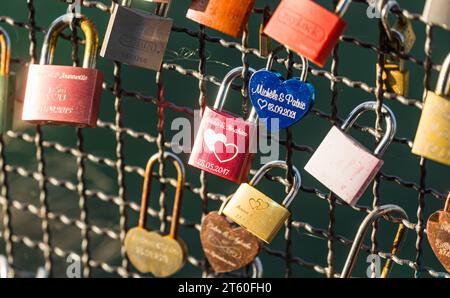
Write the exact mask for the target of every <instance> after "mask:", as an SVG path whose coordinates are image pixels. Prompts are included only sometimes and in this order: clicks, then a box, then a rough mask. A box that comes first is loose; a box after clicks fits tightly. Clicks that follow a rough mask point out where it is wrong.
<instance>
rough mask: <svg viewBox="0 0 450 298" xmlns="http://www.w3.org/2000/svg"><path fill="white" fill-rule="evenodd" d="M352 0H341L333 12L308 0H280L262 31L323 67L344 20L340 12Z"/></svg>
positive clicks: (344, 23) (346, 7) (339, 33)
mask: <svg viewBox="0 0 450 298" xmlns="http://www.w3.org/2000/svg"><path fill="white" fill-rule="evenodd" d="M350 3H351V0H340V1H339V3H338V5H337V6H336V9H335V12H334V13H333V12H331V11H328V10H326V9H325V8H324V7H322V6H320V5H319V4H317V3H315V2H314V1H311V0H283V1H281V3H280V4H279V5H278V7H277V8H276V10H275V12H274V13H273V15H272V17H271V18H270V20H269V23H268V24H267V26H266V28H265V29H264V33H266V34H267V35H269V36H270V37H272V38H273V39H275V40H276V41H278V42H279V43H281V44H284V45H285V46H286V47H288V48H289V49H291V50H293V51H295V52H297V53H298V54H300V55H302V56H305V57H306V58H308V59H309V60H310V61H312V62H314V63H315V64H317V65H319V66H320V67H323V66H324V65H325V63H326V61H327V59H328V56H329V55H330V54H331V52H332V50H333V48H334V47H335V46H336V44H337V43H338V41H339V37H340V36H341V34H342V33H343V32H344V30H345V28H346V26H347V24H346V22H345V21H344V20H343V19H342V16H343V15H344V14H345V12H346V11H347V9H348V6H349V4H350Z"/></svg>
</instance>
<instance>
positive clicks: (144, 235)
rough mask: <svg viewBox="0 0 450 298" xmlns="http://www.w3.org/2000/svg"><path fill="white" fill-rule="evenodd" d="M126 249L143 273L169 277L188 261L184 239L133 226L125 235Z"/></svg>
mask: <svg viewBox="0 0 450 298" xmlns="http://www.w3.org/2000/svg"><path fill="white" fill-rule="evenodd" d="M125 250H126V252H127V255H128V258H129V259H130V262H131V263H132V264H133V266H134V267H135V268H136V269H137V270H139V271H140V272H142V273H147V272H151V273H153V275H155V276H156V277H167V276H170V275H172V274H174V273H176V272H177V271H178V270H180V269H181V268H182V267H183V265H184V263H185V262H186V247H185V245H184V243H183V242H182V241H179V240H175V239H172V238H169V236H164V237H163V236H161V235H159V234H158V233H155V232H148V231H146V230H145V229H142V228H139V227H137V228H133V229H131V230H129V231H128V232H127V235H126V236H125Z"/></svg>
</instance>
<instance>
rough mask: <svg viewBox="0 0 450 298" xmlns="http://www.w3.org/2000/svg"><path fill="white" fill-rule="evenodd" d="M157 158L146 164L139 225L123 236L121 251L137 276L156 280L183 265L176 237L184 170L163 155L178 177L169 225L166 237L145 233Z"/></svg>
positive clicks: (181, 244)
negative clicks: (147, 274)
mask: <svg viewBox="0 0 450 298" xmlns="http://www.w3.org/2000/svg"><path fill="white" fill-rule="evenodd" d="M158 157H159V154H155V155H153V156H152V157H151V158H150V159H149V160H148V163H147V167H146V169H145V177H144V185H143V190H142V199H141V209H140V215H139V225H138V226H137V227H135V228H132V229H130V230H129V231H128V232H127V234H126V236H125V250H126V253H127V255H128V258H129V259H130V261H131V263H132V264H133V266H134V267H136V269H138V270H139V271H140V272H142V273H147V272H151V273H153V275H155V276H156V277H167V276H170V275H172V274H175V273H176V272H177V271H179V270H180V269H181V268H182V267H183V266H184V264H185V262H186V255H187V247H186V245H185V243H184V242H183V241H182V240H181V239H180V238H179V237H178V224H179V219H180V211H181V200H182V196H183V187H184V182H185V169H184V166H183V163H182V162H181V160H180V159H179V158H178V157H177V156H176V155H175V154H173V153H170V152H165V153H164V160H166V159H172V161H173V164H174V166H175V169H176V170H177V174H178V177H177V188H176V192H175V201H174V206H173V211H172V225H171V227H170V234H169V235H166V236H162V235H160V234H159V233H157V232H153V231H148V230H147V229H146V228H145V226H146V222H147V210H148V198H149V195H150V193H151V191H150V186H151V177H152V173H153V169H154V167H155V165H156V162H157V161H158Z"/></svg>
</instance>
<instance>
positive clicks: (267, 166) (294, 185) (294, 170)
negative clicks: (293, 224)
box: [248, 160, 302, 208]
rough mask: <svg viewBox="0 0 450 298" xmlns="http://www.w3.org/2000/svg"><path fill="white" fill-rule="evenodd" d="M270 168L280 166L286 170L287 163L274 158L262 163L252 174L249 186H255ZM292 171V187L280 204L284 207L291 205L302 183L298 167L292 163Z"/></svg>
mask: <svg viewBox="0 0 450 298" xmlns="http://www.w3.org/2000/svg"><path fill="white" fill-rule="evenodd" d="M272 168H281V169H284V170H288V165H287V163H286V162H285V161H283V160H274V161H271V162H268V163H266V164H265V165H263V166H262V167H261V168H260V169H259V170H258V172H256V174H255V176H253V178H252V180H250V182H249V183H248V184H249V185H250V186H255V185H256V184H258V183H259V181H260V180H261V179H262V177H263V176H264V175H265V174H266V173H267V172H269V171H270V170H271V169H272ZM292 173H293V176H294V181H293V182H292V187H291V190H290V191H289V193H288V194H287V196H286V198H284V200H283V203H282V205H283V206H284V207H286V208H288V207H289V205H291V203H292V201H293V200H294V198H295V196H296V195H297V193H298V191H299V189H300V186H301V185H302V177H301V176H300V172H299V171H298V169H297V168H296V167H295V166H294V165H293V166H292Z"/></svg>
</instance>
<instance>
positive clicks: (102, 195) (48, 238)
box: [0, 0, 450, 277]
mask: <svg viewBox="0 0 450 298" xmlns="http://www.w3.org/2000/svg"><path fill="white" fill-rule="evenodd" d="M59 2H66V3H69V2H71V1H69V0H66V1H64V0H59ZM113 2H117V1H116V0H114V1H113ZM354 2H358V4H357V5H365V4H364V3H366V1H362V0H359V1H354ZM26 4H27V6H26V7H27V9H28V19H27V20H23V21H18V20H15V19H13V18H11V17H8V16H0V22H3V23H7V24H9V25H11V26H15V27H19V28H21V30H26V31H28V41H29V57H28V58H27V59H25V58H20V59H16V58H15V59H14V60H13V62H15V63H20V64H27V63H36V61H37V39H36V37H37V35H39V34H43V33H44V32H45V29H44V28H42V27H40V26H38V24H36V21H35V1H33V0H27V1H26ZM83 5H84V6H85V7H90V8H94V9H98V10H100V11H102V12H104V13H110V9H111V7H110V6H109V5H106V4H104V3H102V2H99V1H84V3H83ZM263 11H264V9H263V8H255V9H254V10H253V13H255V14H261V13H262V12H263ZM395 13H400V14H403V15H404V16H405V17H406V18H408V19H411V20H414V21H418V22H422V23H425V22H424V20H423V19H422V17H421V16H420V15H418V14H413V13H410V12H408V11H406V10H400V11H397V12H395ZM425 28H426V29H425V30H426V42H425V45H424V52H425V59H424V60H419V59H418V58H416V57H414V56H411V55H400V56H401V58H403V59H406V60H408V61H409V62H411V63H413V64H416V65H418V66H420V67H423V68H424V70H425V72H424V73H425V75H424V78H423V87H424V89H430V76H431V73H432V71H438V70H439V69H440V65H437V64H434V63H433V62H432V60H431V42H432V38H433V34H432V32H433V26H431V25H429V24H425ZM172 31H173V32H176V33H177V34H185V35H187V36H189V37H190V38H193V39H196V40H197V41H198V58H199V63H198V68H197V69H186V68H184V67H182V66H181V65H177V64H171V63H164V64H163V67H162V70H161V72H158V73H156V83H157V86H158V96H157V97H152V96H147V95H143V94H141V93H139V92H135V91H132V90H127V89H125V88H124V86H123V85H122V83H121V81H122V80H121V64H120V63H117V62H114V70H113V77H114V81H113V84H107V83H106V82H105V83H104V84H103V89H104V91H105V92H110V93H112V94H113V96H114V111H115V118H114V121H113V122H106V121H102V120H99V121H98V128H97V129H99V130H109V131H112V132H113V133H114V136H115V142H116V147H115V157H114V158H107V157H101V156H97V155H94V154H91V153H89V152H87V151H85V146H84V134H83V129H76V146H74V147H69V146H65V145H62V144H60V143H57V142H53V141H47V140H45V138H44V136H43V131H42V129H41V127H39V126H37V127H36V128H35V131H34V133H26V132H19V131H8V132H7V133H5V134H4V135H2V136H1V137H0V206H1V212H2V213H1V216H0V218H1V223H2V225H1V227H2V229H1V237H2V239H3V240H4V244H5V255H6V257H7V262H8V264H9V266H10V267H11V269H12V270H10V275H11V276H14V275H15V271H16V270H20V268H18V267H17V265H16V264H17V260H18V259H19V258H20V257H21V256H19V255H17V254H16V253H15V248H16V246H17V245H25V246H26V247H29V248H36V249H37V250H39V251H40V252H42V254H43V259H44V268H45V270H46V271H47V272H49V274H50V275H52V271H53V267H54V260H55V258H58V257H61V258H66V257H67V256H69V254H71V253H72V252H74V251H75V248H73V249H67V248H62V247H58V246H57V245H56V244H55V243H53V242H52V236H53V233H52V229H51V228H50V224H51V223H53V222H56V223H59V224H62V225H67V226H73V227H75V228H77V229H78V230H79V232H80V235H81V239H82V240H81V243H80V247H81V262H82V265H83V272H82V276H83V277H89V276H92V272H93V270H94V269H96V270H102V271H105V272H108V273H113V274H115V275H119V276H122V277H130V276H131V277H139V276H140V275H139V274H137V273H136V271H135V270H132V269H131V268H130V267H131V266H130V265H129V262H128V260H127V258H126V255H125V250H124V246H123V245H122V244H123V241H124V238H125V233H126V223H127V211H128V210H129V209H131V210H132V211H134V212H138V211H139V205H138V204H136V203H134V202H129V201H127V200H126V199H125V192H126V183H125V176H126V175H127V174H130V173H134V174H138V175H139V176H143V175H144V169H143V168H141V167H140V166H133V165H129V164H126V163H125V158H124V138H125V137H131V138H135V139H139V140H143V141H145V142H148V143H151V144H156V146H157V148H158V152H159V153H160V154H161V156H162V153H163V152H164V151H165V150H167V149H168V148H170V142H168V141H167V140H166V138H165V136H166V134H165V129H167V128H165V123H164V114H165V110H167V109H169V110H172V111H174V112H176V113H181V114H184V115H186V116H191V115H192V114H193V109H194V108H201V109H203V108H205V106H206V84H207V83H211V84H213V85H220V79H218V78H216V77H214V76H212V75H208V74H207V72H206V62H207V61H206V59H207V58H206V46H207V43H214V44H218V45H220V46H222V47H225V48H227V49H229V50H230V51H231V50H233V51H239V52H240V53H241V57H242V59H241V62H242V66H243V67H244V71H243V73H244V76H243V77H244V82H246V80H248V79H249V77H248V72H247V70H248V59H249V56H250V55H254V56H256V57H259V58H264V57H262V56H261V55H260V53H259V50H258V49H255V48H250V47H249V44H248V33H247V32H245V33H244V36H243V38H242V41H241V43H237V42H230V41H227V40H224V39H222V38H217V37H214V36H210V35H207V34H206V33H205V28H204V27H203V26H201V25H200V27H199V29H198V30H190V29H187V28H180V27H176V26H174V27H173V29H172ZM381 31H382V30H380V32H381ZM64 38H65V39H67V40H70V41H71V43H72V49H73V50H72V58H73V61H74V63H75V64H76V63H77V60H78V53H77V51H78V44H79V40H78V38H77V32H76V30H74V31H73V33H72V35H71V36H64ZM341 43H349V44H353V45H355V46H357V47H362V48H365V49H368V50H370V51H374V52H376V53H377V57H378V58H377V62H378V64H379V65H380V68H379V70H378V73H377V86H382V76H381V74H382V70H383V61H384V59H383V58H384V55H386V54H388V53H389V54H392V55H399V54H396V53H391V52H388V50H387V48H386V46H385V45H384V43H383V39H382V38H381V37H380V42H379V43H378V44H377V45H375V44H370V43H367V42H364V41H361V40H358V39H355V38H353V37H350V36H343V37H341ZM277 62H278V63H280V64H284V65H285V66H286V70H287V77H290V76H291V74H292V72H293V70H295V69H300V68H301V65H300V64H297V63H294V59H293V54H292V53H290V52H288V58H287V59H278V60H277ZM338 66H339V46H338V47H336V48H335V49H334V52H333V55H332V64H331V69H330V70H329V71H328V70H319V69H315V68H310V69H309V73H310V75H313V76H316V77H322V78H325V79H327V80H329V82H330V85H329V86H330V91H331V100H330V107H331V109H330V110H331V113H329V114H328V113H325V112H322V111H320V110H318V109H315V108H314V109H313V110H312V113H313V114H314V115H315V116H317V117H318V118H321V119H323V120H325V121H328V122H329V123H331V124H334V123H340V122H341V121H342V120H341V119H340V118H339V117H338V116H337V114H338V101H337V97H338V84H343V85H345V86H347V87H350V88H355V89H360V90H362V91H365V92H366V93H369V94H372V95H373V96H374V97H375V98H376V101H377V103H378V107H379V109H378V110H377V113H376V122H375V128H368V127H362V126H356V127H357V128H358V129H360V130H362V131H363V132H365V133H369V134H372V135H373V136H375V137H379V134H378V131H380V130H381V119H382V117H381V104H382V103H383V101H384V99H386V98H387V99H392V100H395V101H397V102H399V103H401V104H403V105H407V106H413V107H415V108H417V109H421V108H422V101H421V100H415V99H409V98H405V97H403V96H398V95H396V94H393V93H387V92H383V90H382V88H381V87H374V86H370V85H368V84H366V83H364V82H361V81H355V80H352V79H351V78H348V77H345V76H342V75H340V74H339V72H338ZM162 71H170V72H175V73H177V74H179V75H180V76H190V77H194V78H196V79H198V103H197V105H195V104H192V106H189V107H187V106H179V105H177V104H175V103H172V102H170V101H166V100H165V98H164V81H163V76H162ZM245 86H246V84H243V87H242V90H241V92H242V95H243V98H244V101H243V110H244V112H246V111H247V110H248V100H247V97H248V94H247V90H246V88H245ZM235 88H236V87H235ZM130 97H133V98H135V99H137V100H139V101H142V102H145V103H148V104H150V105H154V106H156V107H157V110H158V117H159V118H158V125H157V131H156V134H155V135H150V134H148V133H144V132H140V131H136V130H133V129H131V128H128V127H125V126H124V124H123V117H124V115H123V111H122V108H123V102H124V99H125V98H130ZM292 135H293V129H292V128H288V129H287V130H286V138H285V139H280V140H279V142H280V144H281V145H283V146H285V149H286V156H285V157H284V158H285V160H286V161H287V163H288V164H289V167H291V166H292V158H293V154H295V152H298V151H303V152H306V153H308V154H311V153H312V152H314V148H312V147H310V146H307V145H304V144H298V143H296V142H294V140H293V138H292ZM6 138H11V139H16V140H20V141H22V142H25V143H29V144H32V145H34V146H35V150H36V151H35V159H36V168H35V170H29V169H27V168H25V167H22V166H17V165H13V164H8V163H7V156H5V151H6V148H5V146H6V145H5V144H6V143H5V139H6ZM394 142H396V143H399V144H402V145H403V146H407V147H408V148H410V147H411V146H412V141H411V140H409V139H406V138H396V139H395V140H394ZM46 149H53V150H55V151H56V152H58V153H61V154H64V155H69V156H72V157H74V158H75V159H76V166H77V171H76V177H77V179H76V181H70V180H64V179H61V178H58V177H52V176H50V175H48V174H47V172H48V167H47V164H46V156H45V154H44V153H45V150H46ZM88 161H89V162H90V163H93V164H94V165H98V166H106V167H109V168H111V169H114V170H115V171H116V173H117V181H116V182H117V186H118V192H117V193H106V192H103V191H101V190H98V189H91V188H89V187H88V186H87V184H86V162H88ZM419 168H420V176H419V182H412V181H407V180H405V179H403V178H401V177H398V176H394V175H388V174H386V173H383V172H380V173H379V174H378V175H377V177H376V179H375V180H374V183H373V188H372V192H373V201H372V206H362V205H356V206H355V207H351V206H348V205H347V204H346V203H345V202H343V201H341V200H340V199H338V198H335V197H334V196H333V195H332V194H331V193H329V192H326V191H324V190H322V189H317V188H312V187H308V186H302V188H301V191H302V192H306V193H310V194H314V195H315V196H317V197H318V198H320V199H322V200H325V201H327V204H328V217H329V220H328V223H329V224H328V227H327V228H326V229H321V228H317V227H313V226H312V225H310V224H309V223H307V222H302V221H299V220H298V219H297V218H296V216H295V215H294V216H293V218H290V219H289V220H288V221H287V223H286V225H285V229H284V238H285V249H284V250H274V249H272V248H271V247H263V252H262V253H266V254H268V255H271V256H273V257H275V258H281V259H283V260H284V265H285V276H286V277H289V276H292V267H293V266H294V265H295V266H301V267H304V268H307V269H309V270H314V271H316V272H318V273H320V274H323V275H324V276H327V277H337V276H339V272H337V271H336V270H335V266H334V253H335V244H336V243H342V244H344V245H346V246H349V245H351V243H352V240H350V239H347V238H346V237H344V236H342V235H339V234H337V233H336V228H335V226H336V221H335V211H336V205H345V206H347V207H348V208H353V209H354V211H355V212H362V213H368V212H370V211H371V210H372V209H373V208H374V207H376V206H378V205H379V204H380V197H381V193H380V189H379V185H380V181H381V180H384V181H388V182H390V183H396V184H398V185H401V186H402V187H404V188H409V189H413V190H415V191H416V192H417V196H418V199H417V222H405V225H406V226H407V228H408V229H410V230H412V231H414V232H415V233H416V242H415V249H416V256H415V258H414V259H413V260H407V259H401V258H399V257H392V260H393V261H394V262H395V263H396V264H398V265H401V266H408V267H410V268H411V269H412V272H414V273H416V274H417V273H427V274H428V275H430V276H433V277H450V275H449V274H447V273H443V272H439V271H438V270H435V269H433V268H430V267H429V266H426V265H425V264H423V262H422V255H423V248H422V246H423V242H424V237H425V221H424V215H423V214H424V204H425V200H426V198H429V199H438V200H440V201H441V202H442V203H443V200H444V199H445V197H446V194H445V193H443V192H442V191H439V190H435V189H432V188H429V187H427V185H426V184H425V177H426V175H427V166H426V160H424V159H421V160H420V165H419ZM252 173H253V174H254V173H255V171H254V170H252ZM11 174H16V175H19V176H21V177H24V178H25V179H30V180H33V181H35V182H36V183H37V185H38V189H39V196H38V199H39V200H38V204H35V205H34V204H30V203H24V202H20V201H18V200H14V199H11V198H10V196H9V192H10V185H9V183H8V176H9V175H11ZM154 175H155V177H157V179H159V181H160V183H161V185H162V187H161V192H160V198H159V202H160V205H161V208H160V210H155V209H152V208H149V210H148V214H149V215H150V216H151V217H154V218H158V219H159V221H160V222H161V225H162V228H164V225H165V224H166V223H167V222H169V221H170V216H167V214H166V209H165V204H164V201H165V192H166V189H167V188H168V187H174V186H175V185H176V179H174V178H171V177H166V176H165V175H164V168H163V166H162V167H160V168H159V171H158V173H154ZM290 175H291V173H290V171H287V173H286V177H284V178H282V177H271V176H267V177H268V178H269V179H272V180H276V181H278V182H281V183H283V184H284V185H286V186H288V185H289V181H290V178H291V177H290ZM49 186H55V187H60V188H63V189H65V190H68V191H70V192H73V193H75V194H76V195H77V197H78V206H79V210H80V213H79V217H70V216H68V215H66V214H64V213H58V212H53V211H51V210H50V209H49V199H48V197H49V194H48V187H49ZM186 190H187V191H188V192H191V193H193V194H195V195H196V196H198V197H199V198H200V200H201V201H202V203H201V209H202V213H203V215H204V214H206V213H207V212H208V211H210V209H209V208H208V201H209V200H224V199H225V198H226V195H225V194H220V193H214V192H211V191H210V190H209V188H208V183H207V176H206V175H205V173H204V172H201V174H200V176H199V179H198V182H197V183H186ZM91 198H95V199H99V200H101V201H103V202H106V203H109V204H113V205H115V206H117V208H118V214H119V219H118V222H119V225H118V227H117V228H110V227H107V226H100V225H96V224H92V223H90V220H89V217H88V211H89V210H88V207H87V200H88V199H91ZM12 210H20V211H23V212H26V213H29V214H31V215H33V216H35V217H36V218H37V219H39V220H40V228H41V230H42V238H41V239H32V238H31V237H29V236H27V235H23V234H18V233H15V226H14V225H13V219H12V218H11V213H12ZM200 220H201V218H198V220H196V221H195V222H190V221H188V220H186V219H185V218H183V217H182V218H181V222H180V224H181V225H183V226H185V227H189V228H192V229H196V230H199V229H200V224H199V223H200ZM293 229H299V230H302V231H303V232H304V233H306V234H309V235H313V236H316V237H318V238H321V239H325V240H326V241H327V247H328V253H327V258H326V261H325V262H324V263H323V264H315V263H313V262H309V261H306V260H304V259H302V258H300V257H299V256H296V255H295V253H294V251H293V248H292V237H293V235H292V230H293ZM378 232H379V231H378V227H377V225H376V224H375V225H374V226H373V232H372V235H371V246H370V247H369V246H363V247H362V249H363V250H365V251H368V252H371V253H375V254H378V255H379V256H380V257H381V258H391V256H390V254H389V253H385V252H382V251H379V250H378V247H377V246H378V245H377V244H378V243H377V233H378ZM93 235H95V236H99V237H106V238H109V239H111V240H113V241H117V242H118V243H120V256H121V261H120V262H119V264H111V263H108V262H104V261H99V260H96V259H95V258H94V257H93V254H92V250H93V247H92V243H91V238H92V236H93ZM188 262H189V263H190V264H191V265H193V266H195V267H198V268H199V269H200V270H201V271H202V272H203V273H205V272H208V270H209V269H208V264H207V263H206V260H205V259H199V258H195V257H194V256H192V255H190V256H189V257H188Z"/></svg>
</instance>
